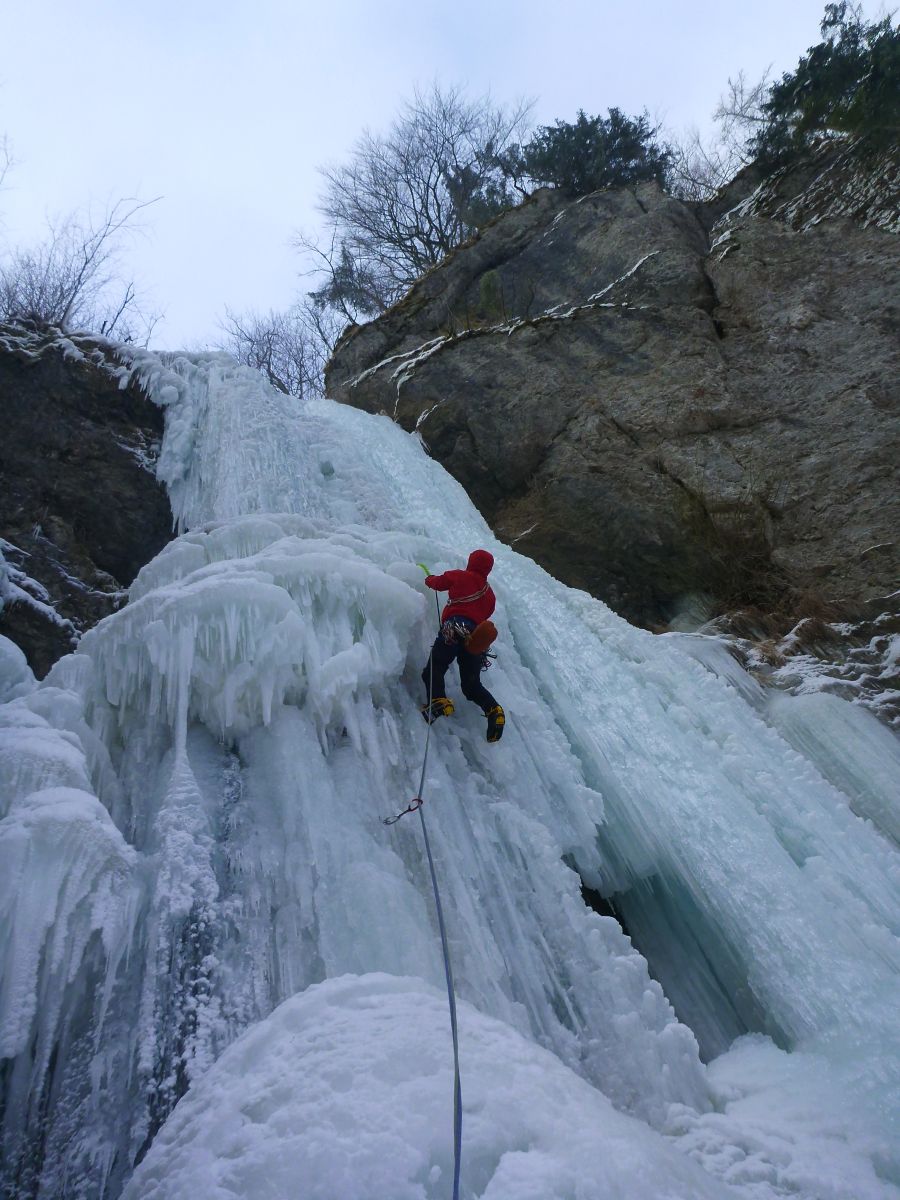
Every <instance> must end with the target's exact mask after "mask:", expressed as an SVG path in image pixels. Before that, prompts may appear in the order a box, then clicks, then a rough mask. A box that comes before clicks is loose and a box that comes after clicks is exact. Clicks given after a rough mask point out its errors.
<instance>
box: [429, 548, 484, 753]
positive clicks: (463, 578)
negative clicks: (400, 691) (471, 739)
mask: <svg viewBox="0 0 900 1200" xmlns="http://www.w3.org/2000/svg"><path fill="white" fill-rule="evenodd" d="M493 565H494V556H493V555H492V554H489V553H488V552H487V550H473V551H472V553H471V554H470V555H469V561H468V562H467V563H466V569H465V570H464V571H445V572H444V574H443V575H429V576H428V577H427V578H426V580H425V586H426V587H430V588H431V589H432V590H433V591H435V592H448V593H449V598H448V600H447V603H446V604H445V605H444V611H443V612H442V613H441V628H440V632H439V633H438V636H437V637H436V638H435V642H434V645H433V646H432V647H431V654H430V655H429V658H428V662H427V663H426V664H425V670H424V671H423V672H422V679H423V681H424V683H425V693H426V697H427V699H426V702H425V704H423V706H422V716H423V717H424V718H425V720H426V721H428V723H429V724H431V723H432V722H433V721H436V720H437V718H438V717H449V716H451V715H452V714H453V701H452V700H449V699H448V698H447V696H446V695H445V690H446V684H445V683H444V676H445V674H446V673H447V668H448V667H449V666H450V664H451V663H452V662H453V660H454V659H456V661H457V662H458V663H459V680H460V683H461V684H462V693H463V695H464V696H465V698H466V699H467V700H471V701H472V703H473V704H477V705H478V706H479V708H480V709H481V710H482V712H483V713H484V715H485V716H486V717H487V740H488V741H489V742H499V741H500V738H501V737H502V736H503V725H504V723H505V716H504V713H503V709H502V708H501V707H500V705H499V704H498V703H497V701H496V700H495V699H494V697H493V696H492V695H491V693H490V692H489V691H488V690H487V688H486V687H485V686H484V684H483V683H482V682H481V672H482V671H483V670H484V669H485V667H486V666H487V665H488V658H487V654H486V653H485V651H486V650H487V648H488V646H489V645H490V644H491V642H492V641H493V639H494V638H495V637H496V636H497V631H496V629H494V626H493V624H492V623H491V622H490V621H488V617H489V616H490V615H491V614H492V613H493V611H494V607H495V605H496V603H497V601H496V597H495V596H494V593H493V591H492V590H491V586H490V584H489V583H488V581H487V577H488V575H489V574H490V571H491V567H493ZM476 630H477V634H476ZM473 635H474V636H473Z"/></svg>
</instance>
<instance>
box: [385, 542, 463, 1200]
mask: <svg viewBox="0 0 900 1200" xmlns="http://www.w3.org/2000/svg"><path fill="white" fill-rule="evenodd" d="M417 565H418V566H420V567H421V568H422V570H423V571H424V572H425V574H426V575H430V574H431V572H430V571H429V570H428V568H427V567H426V566H425V564H424V563H418V564H417ZM434 602H435V604H436V605H437V610H438V625H439V626H440V623H441V605H440V601H439V600H438V598H437V596H435V598H434ZM429 663H430V669H429V672H428V703H429V705H430V704H431V701H432V677H433V673H434V664H433V663H431V660H429ZM430 742H431V722H429V723H428V732H427V733H426V734H425V753H424V754H423V756H422V773H421V775H420V776H419V790H418V792H417V793H416V796H415V798H414V799H413V800H411V801H410V803H409V805H408V807H407V808H404V809H403V811H402V812H399V813H397V814H396V815H395V816H393V817H385V818H384V824H385V825H395V824H396V823H397V821H399V820H400V818H401V817H405V816H406V814H407V813H413V812H417V813H418V814H419V820H420V821H421V823H422V838H423V840H424V842H425V853H426V855H427V856H428V870H429V871H430V872H431V887H432V891H433V892H434V907H435V910H436V912H437V919H438V929H439V930H440V933H441V953H442V954H443V956H444V975H445V977H446V980H447V1000H448V1003H449V1005H450V1032H451V1034H452V1035H453V1200H459V1170H460V1165H461V1162H462V1088H461V1086H460V1081H459V1029H458V1026H457V1023H456V991H455V989H454V987H453V968H452V966H451V965H450V947H449V944H448V942H447V927H446V925H445V924H444V909H443V906H442V904H441V893H440V889H439V888H438V881H437V872H436V871H435V869H434V858H433V857H432V854H431V842H430V841H429V840H428V827H427V825H426V824H425V810H424V808H423V805H424V803H425V801H424V800H423V798H422V792H423V790H424V786H425V768H426V767H427V765H428V747H429V744H430Z"/></svg>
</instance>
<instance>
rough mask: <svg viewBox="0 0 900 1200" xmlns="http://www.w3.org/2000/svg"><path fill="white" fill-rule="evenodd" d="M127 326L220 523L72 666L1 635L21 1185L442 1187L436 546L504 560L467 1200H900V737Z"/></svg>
mask: <svg viewBox="0 0 900 1200" xmlns="http://www.w3.org/2000/svg"><path fill="white" fill-rule="evenodd" d="M122 353H123V355H127V356H128V358H129V365H128V367H127V368H123V371H124V370H126V369H127V370H128V371H134V372H136V373H137V374H138V375H139V376H140V378H141V379H142V381H143V383H144V385H145V387H146V388H147V390H148V392H149V393H150V395H151V396H152V397H153V398H154V399H155V400H156V402H157V403H159V404H160V405H163V406H164V407H165V408H166V420H167V426H166V428H167V432H166V437H165V441H164V444H163V447H162V452H161V456H160V461H159V466H158V472H159V475H160V477H161V478H162V479H163V480H164V481H165V483H166V485H167V487H168V489H169V493H170V496H171V499H172V504H173V509H174V511H175V513H176V517H177V520H178V523H179V528H180V529H182V530H183V531H184V532H182V534H181V536H180V537H178V538H177V539H176V540H175V541H173V542H172V543H171V544H170V545H169V546H168V547H167V548H166V549H165V550H164V551H163V552H162V553H161V554H160V555H158V557H157V558H156V559H154V560H153V561H152V562H151V563H149V564H148V565H147V566H146V567H145V568H144V570H143V571H142V572H141V573H140V575H139V576H138V578H137V580H136V581H135V583H134V585H133V587H132V589H131V593H130V601H129V603H128V605H127V606H126V607H125V608H124V609H122V610H121V611H120V612H118V613H116V614H115V615H113V616H111V617H108V618H107V619H106V620H104V621H103V622H101V624H100V625H98V626H97V627H96V628H94V629H93V630H91V631H90V632H89V633H88V634H86V635H85V637H84V638H83V639H82V641H81V643H80V645H79V648H78V651H77V653H75V654H72V655H69V656H68V657H66V658H64V659H62V660H61V661H60V662H59V663H58V664H57V665H56V666H55V667H54V669H53V670H52V672H51V673H50V675H49V676H48V677H47V679H45V680H44V681H43V682H41V683H36V682H35V681H34V679H33V677H32V676H31V674H30V672H29V671H28V668H27V666H26V665H25V663H24V659H23V657H22V655H21V654H20V653H19V652H18V651H17V650H16V648H15V647H14V646H12V644H11V643H9V642H8V641H6V640H5V639H0V702H2V703H0V780H2V784H3V787H2V794H0V817H2V820H0V929H2V931H3V943H2V949H0V1056H2V1063H0V1072H2V1074H0V1082H2V1097H3V1098H2V1109H0V1113H2V1120H3V1132H2V1143H0V1147H2V1167H0V1193H2V1194H3V1195H6V1194H9V1195H10V1196H11V1197H16V1198H17V1200H25V1198H32V1197H35V1198H36V1197H41V1198H47V1200H49V1198H51V1197H52V1198H54V1200H55V1198H70V1197H71V1198H75V1197H78V1198H80V1200H91V1198H94V1197H96V1198H98V1200H101V1198H102V1200H114V1198H115V1197H117V1196H118V1195H120V1194H121V1192H122V1190H123V1187H126V1185H127V1188H126V1194H127V1196H128V1197H129V1198H131V1200H139V1198H141V1197H152V1198H153V1200H178V1198H180V1197H184V1196H186V1195H196V1196H198V1197H199V1196H202V1197H204V1200H206V1198H207V1197H209V1198H213V1197H216V1198H217V1197H220V1196H221V1197H222V1198H224V1197H244V1196H246V1197H248V1198H251V1200H252V1198H253V1197H256V1196H257V1195H258V1196H259V1197H263V1196H265V1197H274V1196H285V1197H287V1196H288V1195H290V1196H303V1197H306V1198H309V1200H314V1198H318V1197H322V1200H325V1198H326V1197H328V1198H330V1200H361V1198H362V1197H363V1196H365V1197H367V1200H376V1198H382V1200H407V1198H409V1200H415V1198H420V1200H432V1198H434V1200H437V1198H438V1197H443V1196H446V1195H449V1193H448V1190H447V1188H448V1154H449V1153H450V1149H451V1144H452V1129H451V1108H452V1095H451V1079H452V1064H451V1062H450V1059H449V1044H448V1043H449V1034H448V1033H447V1031H446V1029H445V1028H443V1027H442V1025H441V1017H442V1013H444V1014H445V1010H442V1009H441V1003H440V995H439V993H436V992H435V990H434V988H435V987H436V986H437V987H442V985H443V973H442V967H441V959H440V947H439V943H438V940H437V933H436V922H435V917H434V913H433V907H432V899H431V892H430V884H429V879H428V874H427V866H426V863H425V862H424V861H423V850H422V846H421V844H420V840H419V836H418V830H417V825H416V823H415V822H414V821H412V820H409V819H407V820H404V821H401V822H399V823H398V824H397V825H395V826H393V827H391V828H390V829H389V828H386V827H385V826H384V825H383V824H382V818H383V817H384V816H386V815H388V814H390V813H392V812H394V811H396V810H397V809H398V808H400V807H403V806H405V804H406V803H408V801H409V799H410V797H411V796H412V795H413V789H414V788H415V786H416V784H417V781H418V769H419V765H420V762H421V754H422V744H423V738H424V726H423V723H422V721H421V719H420V717H419V715H418V712H417V709H418V705H419V703H420V702H421V699H422V697H421V696H420V692H421V682H420V680H419V672H420V670H421V667H422V663H423V662H424V660H425V657H426V654H427V648H428V645H429V643H430V640H431V637H432V636H433V625H434V607H433V601H432V598H431V593H427V594H426V589H425V588H424V586H423V584H422V573H421V571H420V570H419V569H418V567H417V566H416V563H417V562H419V561H424V562H427V563H428V564H429V565H430V566H431V567H432V569H433V570H435V571H438V570H443V569H446V568H448V567H451V566H456V565H459V563H460V561H461V559H463V558H464V557H465V555H466V554H467V553H468V551H469V550H471V549H472V548H474V547H475V546H483V547H485V548H487V549H489V550H490V551H491V552H492V553H493V554H494V556H495V558H496V566H495V568H494V572H493V574H492V577H491V579H492V584H493V586H494V588H495V591H496V592H497V596H498V614H497V625H498V628H499V630H500V638H499V641H498V650H499V657H498V659H497V662H496V664H495V665H494V667H493V668H492V670H491V675H490V681H489V686H490V687H491V690H492V691H494V692H496V694H497V695H498V697H499V698H500V700H501V702H502V703H503V704H504V705H505V707H506V709H507V714H508V724H507V727H506V733H505V736H504V738H503V741H502V742H501V743H499V744H498V745H488V744H487V743H486V742H485V741H484V730H483V724H484V722H483V718H482V716H481V714H480V712H479V711H477V710H474V709H473V708H472V706H471V705H466V704H465V703H464V702H463V703H461V704H459V705H458V706H457V713H456V715H455V716H454V717H453V719H452V720H450V721H442V722H441V723H440V724H439V725H438V726H436V727H435V732H434V735H433V738H432V746H431V757H430V760H429V770H428V778H427V783H426V804H427V810H428V814H429V828H430V831H431V836H432V840H433V843H434V850H435V856H436V859H437V864H438V871H439V874H440V882H441V888H442V892H443V896H444V904H445V908H446V910H447V913H448V923H449V932H450V939H451V950H452V954H453V960H454V973H455V976H456V983H457V988H458V992H459V994H460V997H461V1001H462V1002H463V1008H462V1012H461V1028H462V1036H463V1041H464V1044H463V1055H464V1059H463V1072H464V1074H463V1098H464V1138H463V1140H464V1155H463V1184H464V1187H463V1194H464V1195H466V1196H467V1197H470V1198H474V1197H483V1198H484V1200H526V1198H527V1197H531V1196H534V1197H535V1198H537V1197H540V1198H541V1200H551V1198H553V1197H559V1198H560V1200H563V1198H564V1197H565V1198H572V1200H576V1198H577V1200H594V1198H595V1197H596V1198H597V1200H600V1197H607V1196H621V1197H623V1198H634V1200H638V1197H639V1198H640V1200H651V1198H652V1197H655V1196H660V1197H662V1196H667V1197H683V1198H684V1200H689V1198H691V1197H701V1196H707V1195H709V1196H710V1197H712V1196H728V1195H736V1196H743V1197H752V1198H754V1200H767V1198H769V1197H780V1196H791V1197H801V1198H803V1200H826V1198H827V1200H869V1198H872V1200H875V1198H878V1200H881V1198H886V1197H898V1196H900V1187H898V1185H900V1155H898V1153H897V1147H898V1141H900V1140H898V1137H897V1129H896V1119H897V1113H898V1107H900V1105H898V1090H897V1077H898V1073H900V1072H898V1065H900V1047H898V1040H900V1035H898V1024H900V1023H898V987H897V978H898V962H900V953H898V940H897V934H898V925H900V902H898V897H900V888H898V876H900V871H898V858H897V845H896V841H895V840H894V839H895V837H896V832H897V827H898V826H897V798H898V796H900V753H898V749H897V742H896V740H895V739H894V738H893V737H892V735H891V734H890V733H889V732H888V731H887V730H886V729H883V728H882V727H880V726H879V725H878V724H877V722H876V721H875V719H874V718H873V717H871V716H870V715H869V714H867V713H865V712H863V711H862V710H860V709H855V708H852V707H851V706H850V705H849V704H846V703H844V702H842V701H833V700H832V699H831V698H824V699H826V700H827V703H826V705H825V707H824V709H823V708H822V706H817V705H816V704H813V705H809V704H808V703H805V701H806V700H807V699H808V698H799V699H798V700H792V699H790V698H786V697H779V698H778V700H777V703H773V702H772V700H771V698H770V697H769V696H767V694H766V693H764V692H763V690H762V689H761V688H759V686H758V685H757V684H756V683H755V682H753V681H752V680H751V679H750V678H749V677H748V676H746V675H745V674H744V673H743V672H741V670H740V669H739V668H738V666H737V665H736V663H734V661H733V660H732V659H731V658H730V656H729V655H728V654H727V651H726V650H725V649H724V648H723V647H722V646H721V645H720V644H719V643H718V642H715V641H713V640H712V639H702V638H689V637H685V636H682V635H667V636H663V637H657V636H653V635H651V634H649V633H646V632H644V631H642V630H638V629H635V628H633V627H631V626H630V625H628V624H627V623H626V622H625V621H623V620H621V619H620V618H619V617H617V616H616V615H615V614H613V613H612V612H610V610H609V609H607V608H606V607H605V606H604V605H603V604H601V603H600V602H598V601H596V600H594V599H592V598H591V597H589V596H587V595H585V594H584V593H581V592H577V591H574V590H572V589H570V588H567V587H564V586H563V585H562V584H560V583H558V582H557V581H555V580H554V579H552V578H551V577H550V576H548V575H547V574H546V572H544V571H543V570H541V569H540V568H539V567H537V566H536V565H535V564H534V563H533V562H531V561H530V560H528V559H526V558H523V557H522V556H521V555H519V554H517V553H516V552H515V551H513V550H511V549H510V548H509V547H507V546H504V545H502V544H500V543H499V542H497V541H496V540H495V539H494V538H493V536H492V535H491V533H490V531H489V529H488V528H487V526H486V525H485V523H484V521H483V520H482V518H481V517H480V516H479V514H478V513H477V511H476V510H475V509H474V507H473V506H472V504H471V503H470V501H469V500H468V498H467V496H466V495H465V493H464V491H463V490H462V488H461V487H460V486H459V485H458V484H456V483H455V481H454V480H452V479H451V478H450V477H449V476H448V475H447V474H446V473H445V472H444V471H443V470H442V468H440V467H439V466H438V465H437V464H436V463H435V462H433V461H432V460H431V459H429V458H428V456H427V454H426V453H425V452H424V450H423V448H422V446H421V444H420V443H419V441H418V440H417V438H416V437H415V436H411V435H409V434H407V433H405V432H404V431H403V430H401V429H400V428H399V427H398V426H396V425H395V424H393V423H392V422H391V421H390V420H388V419H387V418H386V417H373V416H370V415H367V414H364V413H362V412H359V411H356V410H354V409H349V408H346V407H342V406H340V405H336V404H333V403H331V402H329V401H318V402H306V403H300V402H299V401H296V400H294V399H293V398H290V397H286V396H284V395H282V394H280V393H279V392H277V391H275V390H274V389H272V388H271V387H270V386H269V385H268V384H266V383H265V382H264V381H263V380H262V378H261V377H260V376H259V375H258V374H256V373H255V372H253V371H250V370H249V369H246V368H241V367H236V366H235V365H234V364H233V363H232V362H231V360H229V359H228V358H227V357H226V356H224V355H198V356H191V357H188V356H178V355H166V356H155V355H152V354H150V353H148V352H143V351H134V350H131V349H123V351H122ZM451 694H452V693H451ZM823 730H825V731H827V736H823ZM862 744H865V746H866V751H865V753H861V752H857V750H856V749H854V748H856V747H859V746H860V745H862ZM586 900H587V901H590V903H587V902H586ZM617 918H618V919H617ZM623 925H624V929H625V930H627V932H628V934H630V937H629V936H626V933H625V932H623ZM341 977H344V978H341ZM348 977H350V978H348ZM352 977H356V978H352ZM670 1002H671V1003H670ZM279 1006H281V1007H279ZM673 1006H674V1008H673ZM245 1031H246V1032H245ZM467 1034H468V1038H469V1042H468V1044H467V1043H466V1037H467ZM241 1035H243V1036H241ZM735 1039H739V1040H737V1041H735ZM232 1043H234V1044H232ZM445 1043H446V1044H445ZM376 1044H377V1045H376ZM378 1046H382V1048H386V1049H389V1050H390V1053H387V1052H386V1050H385V1052H384V1053H382V1052H380V1051H379V1050H378V1048H377V1047H378ZM476 1047H477V1049H476ZM709 1060H712V1061H709ZM707 1062H708V1065H707ZM467 1075H468V1079H469V1081H470V1088H469V1089H468V1090H467V1082H466V1079H467ZM188 1089H189V1090H188ZM186 1091H187V1095H185V1096H184V1100H183V1101H182V1102H181V1104H179V1105H178V1108H177V1109H176V1110H175V1112H174V1114H173V1115H172V1116H171V1117H170V1116H169V1114H170V1113H172V1110H173V1107H174V1105H175V1104H176V1102H177V1101H178V1100H179V1098H180V1097H181V1096H182V1095H184V1093H185V1092H186ZM601 1093H602V1094H601ZM573 1097H574V1098H575V1099H573ZM526 1100H527V1101H528V1102H527V1103H526ZM610 1102H611V1103H610ZM576 1109H577V1116H576ZM617 1110H618V1111H617ZM313 1114H318V1115H317V1116H314V1115H313ZM345 1121H346V1122H349V1126H348V1125H346V1124H345ZM373 1130H374V1131H376V1132H377V1134H378V1136H377V1138H376V1136H375V1133H373V1132H372V1131H373ZM467 1130H469V1131H470V1133H469V1138H468V1140H467ZM160 1131H161V1132H160ZM157 1134H159V1136H158V1137H157ZM138 1162H140V1164H141V1165H140V1166H139V1167H138V1169H137V1172H136V1173H135V1174H134V1176H133V1178H132V1179H131V1183H130V1184H128V1180H129V1178H130V1177H131V1176H132V1172H133V1171H134V1167H135V1164H136V1163H138ZM638 1163H643V1164H644V1165H643V1167H640V1168H639V1167H638V1165H637V1164H638ZM292 1164H293V1165H292ZM373 1164H374V1165H373ZM251 1179H255V1180H256V1183H255V1184H254V1183H251V1182H249V1181H250V1180H251ZM240 1181H243V1182H240ZM254 1186H256V1187H258V1189H259V1190H258V1191H254V1190H252V1188H253V1187H254ZM4 1189H5V1190H4ZM266 1189H268V1190H266ZM279 1189H281V1190H279ZM291 1189H293V1190H291Z"/></svg>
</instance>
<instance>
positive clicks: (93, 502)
mask: <svg viewBox="0 0 900 1200" xmlns="http://www.w3.org/2000/svg"><path fill="white" fill-rule="evenodd" d="M126 375H127V372H124V371H123V370H122V368H121V367H120V366H119V365H118V364H117V363H116V362H115V359H114V358H113V356H112V354H111V351H110V348H109V347H104V346H103V345H101V344H99V343H97V342H93V341H90V340H88V339H85V338H77V337H63V336H62V335H61V334H60V333H59V331H58V330H53V329H46V328H44V329H41V328H37V327H18V326H16V327H10V326H0V399H2V413H3V435H2V437H0V634H4V635H5V636H6V637H9V638H11V639H12V641H14V642H16V643H17V644H18V645H19V646H20V647H21V648H22V649H23V650H24V651H25V654H26V656H27V658H28V661H29V664H30V666H31V668H32V670H33V671H34V672H35V674H37V675H38V676H43V675H45V674H46V673H47V671H48V670H49V668H50V667H51V666H52V664H53V663H54V662H55V661H56V659H57V658H59V657H60V656H61V655H62V654H66V653H68V652H69V651H70V650H71V649H72V648H73V646H74V645H75V644H76V643H77V641H78V638H79V636H80V634H81V633H82V632H83V631H84V630H85V629H87V628H89V627H90V626H91V625H93V624H95V623H96V622H97V621H98V620H100V618H101V617H104V616H106V615H107V613H110V612H112V611H114V610H115V609H116V608H117V607H118V605H119V604H120V603H121V602H122V601H123V600H124V598H125V592H124V589H125V588H126V587H127V586H128V584H130V583H131V581H132V579H133V578H134V576H135V575H136V574H137V572H138V570H139V569H140V567H142V566H143V565H144V563H146V562H147V561H148V560H149V559H150V558H152V557H153V555H154V554H156V553H158V551H159V550H161V549H162V547H163V546H164V545H165V544H166V542H167V541H168V540H169V539H170V537H171V536H172V514H171V510H170V508H169V502H168V499H167V497H166V494H165V490H164V489H163V488H162V486H161V485H160V484H159V483H157V481H156V475H155V469H154V464H155V457H156V453H157V450H158V446H159V440H160V437H161V435H162V428H163V417H162V412H161V410H160V409H159V408H157V407H156V406H155V405H154V404H152V403H151V402H150V401H149V400H148V399H147V397H146V396H144V395H143V393H142V392H141V391H140V389H139V388H138V387H137V386H135V385H127V386H125V387H121V386H120V382H121V380H122V379H124V378H125V377H126Z"/></svg>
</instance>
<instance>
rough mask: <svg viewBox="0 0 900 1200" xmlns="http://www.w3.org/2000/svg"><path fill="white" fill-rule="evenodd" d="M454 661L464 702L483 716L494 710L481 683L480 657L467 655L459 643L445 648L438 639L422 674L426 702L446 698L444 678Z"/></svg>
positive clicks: (489, 694)
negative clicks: (456, 664) (429, 687)
mask: <svg viewBox="0 0 900 1200" xmlns="http://www.w3.org/2000/svg"><path fill="white" fill-rule="evenodd" d="M454 658H455V659H456V661H457V662H458V663H459V682H460V683H461V684H462V694H463V695H464V696H465V698H466V699H467V700H471V701H472V702H473V704H477V705H478V707H479V708H481V709H483V710H484V712H487V710H488V709H489V708H494V706H495V705H496V704H497V701H496V700H495V699H494V697H493V696H492V695H491V693H490V692H489V691H488V690H487V688H486V687H485V686H484V685H483V684H482V682H481V662H482V655H480V654H470V653H469V652H468V650H466V649H465V647H464V646H463V644H462V642H451V643H450V644H449V645H448V643H447V642H445V641H444V639H443V637H440V636H439V637H437V638H435V642H434V645H433V646H432V647H431V655H430V657H429V659H428V662H427V663H426V664H425V670H424V671H423V672H422V681H423V683H424V684H425V696H426V699H429V700H433V699H434V697H435V696H446V695H447V692H446V690H445V689H446V684H445V683H444V676H445V675H446V673H447V668H448V667H449V666H450V664H451V663H452V662H453V660H454ZM432 672H433V674H432ZM429 682H430V683H431V695H430V696H429V694H428V685H429Z"/></svg>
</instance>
